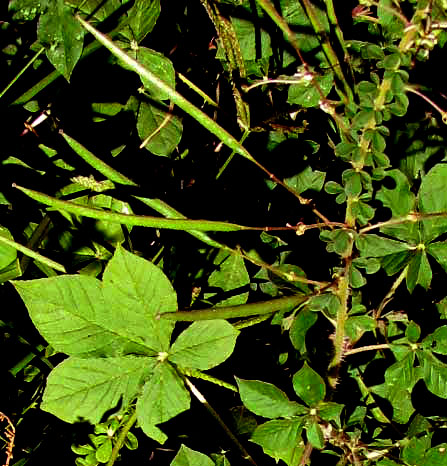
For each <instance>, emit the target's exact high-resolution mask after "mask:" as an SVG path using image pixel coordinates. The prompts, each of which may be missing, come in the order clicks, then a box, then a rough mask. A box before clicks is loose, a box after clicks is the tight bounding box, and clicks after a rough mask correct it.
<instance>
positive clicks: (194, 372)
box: [176, 366, 238, 393]
mask: <svg viewBox="0 0 447 466" xmlns="http://www.w3.org/2000/svg"><path fill="white" fill-rule="evenodd" d="M176 368H177V370H178V371H179V372H181V373H182V374H183V375H186V376H188V377H194V378H195V379H200V380H206V381H207V382H211V383H213V384H215V385H219V386H220V387H224V388H226V389H228V390H231V391H232V392H236V393H238V389H237V387H235V386H234V385H231V383H228V382H224V381H223V380H220V379H218V378H216V377H213V376H212V375H209V374H206V373H205V372H202V371H199V370H198V369H191V368H184V367H178V366H176Z"/></svg>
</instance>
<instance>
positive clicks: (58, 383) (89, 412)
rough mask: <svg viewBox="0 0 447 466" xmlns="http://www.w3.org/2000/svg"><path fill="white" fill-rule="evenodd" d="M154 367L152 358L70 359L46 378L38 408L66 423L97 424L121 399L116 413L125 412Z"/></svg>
mask: <svg viewBox="0 0 447 466" xmlns="http://www.w3.org/2000/svg"><path fill="white" fill-rule="evenodd" d="M154 365H155V361H154V359H153V358H144V357H136V356H123V357H120V358H106V359H104V358H90V359H82V358H78V357H70V358H68V359H66V360H65V361H63V362H62V363H60V364H59V365H58V366H56V367H55V368H54V369H53V370H52V371H51V373H50V375H49V376H48V379H47V385H46V388H45V392H44V395H43V400H42V404H41V408H42V409H43V410H44V411H48V412H50V413H52V414H54V415H56V416H57V417H59V418H60V419H62V420H63V421H66V422H69V423H73V422H76V421H79V420H87V421H90V422H91V423H92V424H98V423H99V421H100V420H101V418H102V416H103V415H104V413H105V412H106V411H109V410H111V409H113V408H116V407H117V405H118V403H119V401H120V400H121V398H122V403H121V409H120V411H124V410H126V409H127V407H128V404H129V403H130V402H131V401H132V400H133V399H134V398H135V397H136V396H137V394H138V393H139V391H140V390H141V387H142V385H143V382H144V380H145V379H147V378H148V376H149V375H150V373H151V372H152V370H153V368H154Z"/></svg>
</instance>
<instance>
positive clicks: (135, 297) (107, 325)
mask: <svg viewBox="0 0 447 466" xmlns="http://www.w3.org/2000/svg"><path fill="white" fill-rule="evenodd" d="M14 285H15V287H16V289H17V291H18V292H19V293H20V295H21V297H22V299H23V300H24V302H25V304H26V305H27V307H28V310H29V312H30V316H31V318H32V320H33V322H34V324H35V325H36V327H37V328H38V329H39V331H40V332H41V334H42V335H43V336H44V337H45V338H46V340H47V341H48V342H49V343H50V344H51V345H52V346H53V348H54V349H55V350H56V351H60V352H63V353H66V354H68V355H70V357H69V358H68V359H66V360H65V361H63V362H62V363H61V364H59V365H58V366H57V367H56V368H55V369H54V370H53V371H52V373H51V374H50V376H49V377H48V381H47V387H46V390H45V393H44V397H43V402H42V409H44V410H46V411H49V412H51V413H53V414H55V415H57V416H58V417H60V418H61V419H63V420H65V421H67V422H70V423H73V422H75V421H79V420H88V421H90V422H92V423H93V424H97V423H99V421H100V420H101V418H102V416H103V415H104V413H105V412H106V411H108V410H110V409H114V408H118V404H119V402H120V404H121V406H120V407H119V410H120V412H122V411H123V410H127V409H128V407H129V405H130V403H131V402H133V401H134V400H135V399H136V398H138V402H137V408H136V409H137V416H138V420H139V423H140V426H141V428H142V429H143V431H144V432H145V433H146V434H147V435H148V436H150V437H152V438H154V439H155V440H157V441H159V442H160V443H163V442H164V441H165V440H166V438H167V437H166V436H165V435H164V434H163V433H162V432H161V431H160V430H159V429H158V428H156V427H155V426H156V425H157V424H160V423H163V422H166V421H167V420H169V419H171V418H172V417H174V416H176V415H177V414H179V413H180V412H182V411H185V410H186V409H188V408H189V402H190V398H189V394H188V391H187V390H186V388H185V387H184V385H183V381H182V379H181V378H180V377H179V375H178V374H177V372H176V370H175V369H174V367H173V366H172V365H171V364H170V362H172V363H174V364H179V365H181V366H184V367H191V368H196V369H209V368H212V367H215V366H217V365H218V364H220V363H221V362H223V361H224V360H225V359H227V358H228V357H229V356H230V355H231V353H232V351H233V348H234V345H235V342H236V337H237V334H238V332H237V331H236V330H234V329H233V327H232V326H231V325H229V324H228V323H226V322H225V321H220V320H216V321H213V322H206V323H200V322H198V323H196V324H193V325H192V326H191V327H189V328H188V329H186V330H185V331H184V332H183V333H182V334H180V336H179V338H178V339H177V340H176V341H175V342H174V343H173V345H172V346H171V345H170V338H171V333H172V330H173V328H174V323H173V322H171V321H168V320H160V319H156V316H157V315H158V314H159V313H163V312H169V311H173V310H175V309H176V296H175V292H174V290H173V289H172V286H171V284H170V283H169V281H168V279H167V278H166V276H165V275H164V274H163V272H162V271H161V270H160V269H158V268H157V267H156V266H155V265H153V264H151V263H150V262H147V261H145V260H144V259H141V258H139V257H137V256H134V255H132V254H130V253H128V252H126V251H125V250H124V249H120V248H118V249H117V250H116V253H115V255H114V257H113V258H112V259H111V260H110V261H109V263H108V266H107V267H106V270H105V271H104V274H103V281H102V282H100V281H99V280H97V279H96V278H93V277H89V276H83V275H74V276H69V275H65V276H60V277H53V278H48V279H41V280H32V281H28V282H25V281H21V282H15V284H14ZM168 361H169V362H168ZM104 448H105V447H104Z"/></svg>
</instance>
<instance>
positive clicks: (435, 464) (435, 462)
mask: <svg viewBox="0 0 447 466" xmlns="http://www.w3.org/2000/svg"><path fill="white" fill-rule="evenodd" d="M418 466H447V443H440V444H438V445H436V446H435V447H433V448H430V450H428V451H427V452H426V453H425V457H424V460H423V461H422V462H421V463H419V465H418Z"/></svg>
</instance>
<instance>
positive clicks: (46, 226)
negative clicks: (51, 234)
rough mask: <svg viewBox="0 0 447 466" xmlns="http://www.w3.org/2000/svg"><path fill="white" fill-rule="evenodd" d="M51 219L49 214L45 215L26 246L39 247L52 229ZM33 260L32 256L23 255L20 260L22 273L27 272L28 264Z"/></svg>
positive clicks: (33, 248)
mask: <svg viewBox="0 0 447 466" xmlns="http://www.w3.org/2000/svg"><path fill="white" fill-rule="evenodd" d="M50 226H51V219H50V217H49V216H48V215H45V216H44V217H43V218H42V220H41V221H40V223H39V225H38V226H37V227H36V228H35V230H34V231H33V233H32V235H31V238H30V239H29V240H28V242H27V244H26V247H27V248H30V249H32V250H35V249H37V247H38V246H39V244H40V243H41V242H42V241H43V240H44V238H46V236H47V235H48V231H49V230H50ZM30 261H31V258H30V257H28V256H25V255H24V256H23V257H22V259H21V260H20V269H21V271H22V273H25V271H26V269H27V268H28V265H29V263H30Z"/></svg>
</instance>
